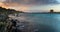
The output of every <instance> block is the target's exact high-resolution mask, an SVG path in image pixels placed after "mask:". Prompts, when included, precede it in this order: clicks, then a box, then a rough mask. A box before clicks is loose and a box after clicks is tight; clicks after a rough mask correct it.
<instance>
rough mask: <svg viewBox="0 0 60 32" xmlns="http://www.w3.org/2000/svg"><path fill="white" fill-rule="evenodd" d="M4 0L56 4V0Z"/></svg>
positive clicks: (8, 0) (21, 2)
mask: <svg viewBox="0 0 60 32" xmlns="http://www.w3.org/2000/svg"><path fill="white" fill-rule="evenodd" d="M6 2H8V3H9V2H10V3H13V2H15V3H19V4H57V3H58V1H56V0H6Z"/></svg>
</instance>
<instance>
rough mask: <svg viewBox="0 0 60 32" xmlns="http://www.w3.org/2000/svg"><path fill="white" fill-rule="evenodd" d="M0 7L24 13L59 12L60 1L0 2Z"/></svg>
mask: <svg viewBox="0 0 60 32" xmlns="http://www.w3.org/2000/svg"><path fill="white" fill-rule="evenodd" d="M0 6H2V7H4V8H7V9H8V8H10V9H15V10H19V11H24V12H49V10H50V9H54V11H55V12H60V0H0Z"/></svg>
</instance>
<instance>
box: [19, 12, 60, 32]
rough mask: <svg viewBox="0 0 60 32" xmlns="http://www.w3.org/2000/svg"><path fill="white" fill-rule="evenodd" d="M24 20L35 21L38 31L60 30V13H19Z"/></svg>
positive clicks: (57, 31)
mask: <svg viewBox="0 0 60 32" xmlns="http://www.w3.org/2000/svg"><path fill="white" fill-rule="evenodd" d="M19 15H20V17H22V19H23V20H24V21H30V22H33V23H34V24H35V25H36V28H37V29H38V32H60V14H32V13H31V14H24V13H22V14H19Z"/></svg>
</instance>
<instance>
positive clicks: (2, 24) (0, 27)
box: [0, 7, 23, 32]
mask: <svg viewBox="0 0 60 32" xmlns="http://www.w3.org/2000/svg"><path fill="white" fill-rule="evenodd" d="M14 13H23V12H22V11H16V10H14V9H6V8H3V7H0V32H8V31H7V26H9V21H8V20H9V17H8V15H9V14H14Z"/></svg>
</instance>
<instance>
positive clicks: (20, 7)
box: [0, 2, 29, 12]
mask: <svg viewBox="0 0 60 32" xmlns="http://www.w3.org/2000/svg"><path fill="white" fill-rule="evenodd" d="M0 7H3V8H6V9H8V8H10V9H15V10H19V11H24V12H26V11H28V8H29V7H28V6H26V5H20V4H17V3H3V2H0Z"/></svg>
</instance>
